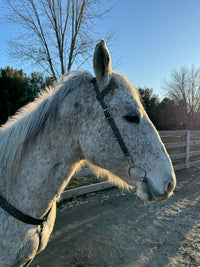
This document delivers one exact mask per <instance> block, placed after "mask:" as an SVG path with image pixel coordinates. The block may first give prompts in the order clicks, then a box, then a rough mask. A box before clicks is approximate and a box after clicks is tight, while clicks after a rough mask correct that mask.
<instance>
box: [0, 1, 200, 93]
mask: <svg viewBox="0 0 200 267" xmlns="http://www.w3.org/2000/svg"><path fill="white" fill-rule="evenodd" d="M103 3H104V6H105V7H106V6H110V4H112V3H115V5H114V8H113V9H112V11H111V13H110V15H109V17H108V18H107V19H104V20H102V22H101V23H99V25H98V28H100V29H101V30H102V36H99V38H101V37H103V32H105V31H106V30H109V29H112V30H113V31H114V32H115V40H114V41H113V42H112V43H111V44H110V46H109V50H110V52H111V58H112V62H113V66H114V67H115V68H114V69H115V70H116V71H118V72H121V73H123V74H125V75H126V76H127V77H128V78H129V79H130V80H131V82H132V83H133V84H134V85H135V86H136V87H138V86H140V87H145V86H146V87H149V88H153V90H154V93H156V94H158V95H159V96H160V98H162V97H164V92H163V90H162V89H161V88H162V84H163V81H164V79H165V78H167V77H169V74H170V72H171V71H172V70H173V69H174V68H180V67H181V66H191V65H192V64H193V65H194V66H196V67H198V66H200V0H114V1H108V0H104V1H103ZM5 14H6V10H5V9H2V8H1V9H0V16H1V18H3V17H4V15H5ZM16 34H17V28H15V27H11V26H7V25H4V24H1V27H0V67H5V66H7V65H10V66H14V67H17V68H23V66H21V65H20V66H16V65H13V64H12V61H11V60H10V58H9V56H8V55H7V54H6V49H7V43H6V41H5V40H6V39H9V38H11V37H12V36H15V35H16ZM91 61H92V60H91ZM119 62H120V64H118V63H119ZM25 72H26V70H25Z"/></svg>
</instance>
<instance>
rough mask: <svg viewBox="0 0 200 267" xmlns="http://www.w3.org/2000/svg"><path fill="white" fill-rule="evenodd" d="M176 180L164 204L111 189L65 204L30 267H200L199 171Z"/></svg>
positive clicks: (185, 173)
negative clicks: (46, 241) (44, 245)
mask: <svg viewBox="0 0 200 267" xmlns="http://www.w3.org/2000/svg"><path fill="white" fill-rule="evenodd" d="M176 174H177V188H176V190H175V194H174V196H173V197H172V198H170V199H169V200H165V201H163V202H159V203H150V204H145V203H143V202H141V201H140V200H139V199H138V198H137V197H136V195H135V193H134V192H131V193H129V192H122V191H120V190H119V189H112V190H107V191H102V192H98V193H96V194H94V193H93V194H90V195H87V196H85V197H82V198H80V199H77V200H75V201H73V202H68V203H66V204H65V206H63V207H62V208H60V209H58V211H57V219H56V224H55V227H54V231H53V234H52V235H51V238H50V242H49V244H48V246H47V248H46V249H45V250H44V251H43V252H42V253H40V254H39V255H38V256H37V257H36V258H35V259H34V261H33V263H32V264H31V267H87V266H88V267H89V266H95V267H109V266H110V267H111V266H112V267H113V266H115V267H118V266H120V267H134V266H136V267H147V266H151V267H156V266H159V267H162V266H178V267H181V266H200V169H197V168H192V169H189V170H183V171H178V172H177V173H176Z"/></svg>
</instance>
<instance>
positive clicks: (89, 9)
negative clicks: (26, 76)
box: [4, 0, 112, 79]
mask: <svg viewBox="0 0 200 267" xmlns="http://www.w3.org/2000/svg"><path fill="white" fill-rule="evenodd" d="M4 1H5V2H6V5H7V7H8V9H9V13H8V16H7V21H8V22H11V23H15V24H18V25H20V26H21V29H22V34H21V35H20V37H18V38H17V40H14V41H13V40H12V41H9V44H10V48H11V49H10V54H11V56H13V57H15V58H17V59H22V60H25V61H29V62H32V63H34V64H36V65H40V66H41V67H42V68H43V69H44V70H45V71H47V72H48V73H49V74H50V75H52V76H53V77H54V79H56V78H57V77H58V76H60V75H61V74H64V73H65V72H66V71H70V69H71V67H72V65H73V64H74V63H75V61H78V62H81V63H82V64H83V63H84V62H85V61H86V60H87V59H88V57H89V56H90V53H91V50H92V49H93V45H94V42H96V41H97V39H98V37H100V35H99V34H98V33H95V22H96V20H97V19H102V18H103V17H105V15H106V14H108V13H109V11H110V10H111V8H109V9H106V10H102V8H101V7H102V3H101V2H102V0H4ZM111 35H112V34H110V35H109V34H107V38H108V39H109V38H110V37H111ZM97 36H98V37H97Z"/></svg>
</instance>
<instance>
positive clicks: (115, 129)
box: [91, 78, 130, 159]
mask: <svg viewBox="0 0 200 267" xmlns="http://www.w3.org/2000/svg"><path fill="white" fill-rule="evenodd" d="M91 83H93V85H94V91H95V93H96V99H97V100H98V101H99V103H100V104H101V107H102V109H103V113H104V115H105V118H106V120H107V121H108V123H109V125H110V126H111V128H112V131H113V133H114V136H115V137H116V139H117V141H118V143H119V145H120V147H121V150H122V152H123V154H124V156H125V157H126V158H127V159H130V153H129V151H128V148H127V146H126V144H125V143H124V141H123V139H122V136H121V133H120V131H119V129H118V127H117V125H116V124H115V121H114V120H113V117H112V114H111V112H110V110H109V108H108V106H107V105H106V103H105V102H104V101H103V99H104V96H105V95H107V93H108V92H109V91H110V90H111V89H112V88H113V85H114V81H113V79H112V78H111V80H110V83H109V84H108V86H107V87H106V88H105V89H104V90H103V91H102V92H100V91H99V87H98V85H97V80H96V78H93V79H92V80H91Z"/></svg>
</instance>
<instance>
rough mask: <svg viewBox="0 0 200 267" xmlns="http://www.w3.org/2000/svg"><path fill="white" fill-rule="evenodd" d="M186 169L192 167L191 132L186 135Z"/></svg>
mask: <svg viewBox="0 0 200 267" xmlns="http://www.w3.org/2000/svg"><path fill="white" fill-rule="evenodd" d="M185 164H186V169H188V168H189V167H190V131H187V134H186V158H185Z"/></svg>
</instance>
